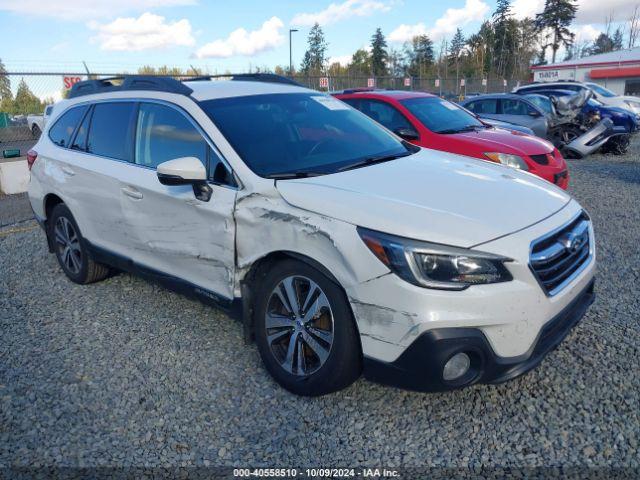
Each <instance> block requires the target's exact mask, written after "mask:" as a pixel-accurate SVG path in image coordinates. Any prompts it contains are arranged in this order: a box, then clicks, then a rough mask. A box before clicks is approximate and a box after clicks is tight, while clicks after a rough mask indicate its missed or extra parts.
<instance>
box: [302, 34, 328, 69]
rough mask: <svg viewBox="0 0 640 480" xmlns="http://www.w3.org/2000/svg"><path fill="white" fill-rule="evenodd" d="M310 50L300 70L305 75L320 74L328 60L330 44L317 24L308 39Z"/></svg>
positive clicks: (305, 54)
mask: <svg viewBox="0 0 640 480" xmlns="http://www.w3.org/2000/svg"><path fill="white" fill-rule="evenodd" d="M307 44H308V48H307V51H306V52H305V53H304V57H303V59H302V65H301V67H300V70H301V72H302V73H303V74H305V75H309V74H316V75H317V74H320V73H321V72H322V70H323V68H324V64H325V62H326V60H327V58H326V55H327V48H328V44H327V42H326V40H325V38H324V32H323V31H322V27H320V25H319V24H318V23H316V24H315V25H314V26H313V27H311V30H310V31H309V36H308V37H307Z"/></svg>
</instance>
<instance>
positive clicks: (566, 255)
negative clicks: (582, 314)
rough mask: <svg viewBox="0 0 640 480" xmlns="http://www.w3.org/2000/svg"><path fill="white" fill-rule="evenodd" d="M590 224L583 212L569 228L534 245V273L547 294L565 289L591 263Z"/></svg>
mask: <svg viewBox="0 0 640 480" xmlns="http://www.w3.org/2000/svg"><path fill="white" fill-rule="evenodd" d="M589 223H590V222H589V218H588V217H587V215H586V214H585V213H584V212H582V213H581V214H580V215H578V216H577V217H576V218H575V219H573V220H572V221H571V222H569V223H568V224H567V225H564V226H563V227H561V228H560V229H558V230H556V231H554V232H552V233H550V234H548V235H545V236H544V237H542V238H539V239H537V240H534V241H533V243H532V244H531V254H530V266H531V270H532V271H533V274H534V275H535V276H536V278H537V279H538V282H539V283H540V286H541V287H542V289H543V290H544V291H545V293H546V294H547V295H549V296H553V295H555V294H556V293H558V292H559V291H560V290H562V289H563V288H564V287H565V286H566V285H567V284H568V283H570V282H571V280H573V279H574V278H575V277H576V276H577V275H578V274H579V273H580V272H581V271H582V270H583V269H584V267H586V266H587V264H588V263H589V261H590V260H591V245H590V241H589Z"/></svg>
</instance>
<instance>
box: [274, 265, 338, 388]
mask: <svg viewBox="0 0 640 480" xmlns="http://www.w3.org/2000/svg"><path fill="white" fill-rule="evenodd" d="M264 325H265V329H266V338H267V344H268V346H269V349H270V351H271V353H272V354H273V356H274V358H275V359H276V361H277V362H278V363H279V364H280V366H281V367H282V368H283V369H284V370H286V371H287V372H288V373H290V374H292V375H296V376H307V375H311V374H313V373H314V372H316V371H318V370H319V369H320V368H321V367H322V365H324V363H325V362H326V360H327V358H328V357H329V353H330V352H331V346H332V345H333V336H334V318H333V312H332V311H331V305H330V304H329V300H328V299H327V296H326V294H325V293H324V292H323V291H322V289H321V288H320V287H319V286H318V284H316V283H315V282H314V281H313V280H311V279H309V278H307V277H303V276H289V277H286V278H284V279H283V280H282V281H280V283H278V285H276V287H275V288H274V289H273V291H272V292H271V295H270V296H269V300H268V303H267V311H266V313H265V322H264Z"/></svg>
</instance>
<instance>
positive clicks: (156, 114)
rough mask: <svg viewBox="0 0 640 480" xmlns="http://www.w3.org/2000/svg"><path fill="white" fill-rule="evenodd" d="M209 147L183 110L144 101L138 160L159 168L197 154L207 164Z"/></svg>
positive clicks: (138, 139) (136, 149) (139, 130)
mask: <svg viewBox="0 0 640 480" xmlns="http://www.w3.org/2000/svg"><path fill="white" fill-rule="evenodd" d="M208 151H209V146H208V144H207V142H206V141H205V139H204V138H203V137H202V135H201V134H200V132H199V131H198V130H197V129H196V128H195V127H194V126H193V124H192V123H191V122H190V121H189V120H188V119H187V118H186V117H185V116H184V115H183V114H182V113H180V112H179V111H177V110H176V109H174V108H171V107H168V106H166V105H159V104H155V103H142V104H140V110H139V113H138V124H137V127H136V147H135V163H136V164H138V165H143V166H145V167H151V168H156V167H157V166H158V165H159V164H161V163H162V162H166V161H167V160H174V159H176V158H180V157H196V158H198V159H200V161H201V162H202V164H203V165H205V166H206V165H207V158H208Z"/></svg>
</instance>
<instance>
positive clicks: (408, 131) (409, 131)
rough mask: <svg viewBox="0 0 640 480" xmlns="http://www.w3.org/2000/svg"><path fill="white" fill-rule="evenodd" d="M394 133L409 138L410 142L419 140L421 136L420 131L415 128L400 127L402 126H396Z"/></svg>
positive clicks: (405, 138)
mask: <svg viewBox="0 0 640 480" xmlns="http://www.w3.org/2000/svg"><path fill="white" fill-rule="evenodd" d="M393 133H395V134H396V135H398V136H399V137H400V138H402V139H404V140H407V141H409V142H410V141H412V140H418V139H419V138H420V135H418V132H416V131H415V130H414V129H413V128H404V127H400V128H396V129H395V130H394V131H393Z"/></svg>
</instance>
